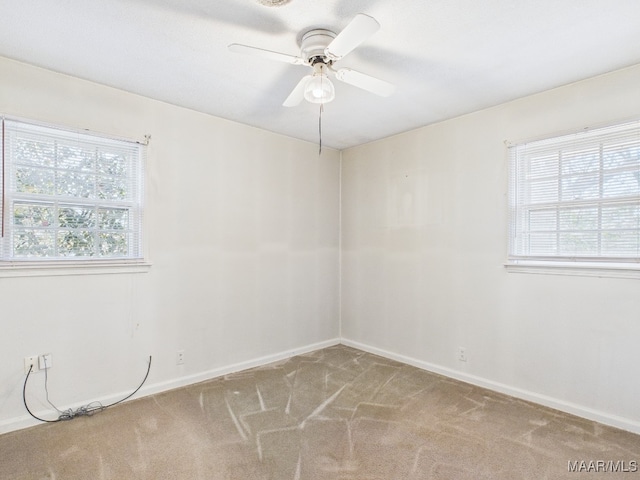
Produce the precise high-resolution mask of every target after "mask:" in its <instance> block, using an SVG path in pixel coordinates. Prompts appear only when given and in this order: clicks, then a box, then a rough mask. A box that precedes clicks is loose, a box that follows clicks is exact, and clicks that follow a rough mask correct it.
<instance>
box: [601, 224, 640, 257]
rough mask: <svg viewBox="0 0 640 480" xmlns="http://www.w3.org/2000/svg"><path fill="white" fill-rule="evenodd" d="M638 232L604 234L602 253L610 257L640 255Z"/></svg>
mask: <svg viewBox="0 0 640 480" xmlns="http://www.w3.org/2000/svg"><path fill="white" fill-rule="evenodd" d="M638 245H640V236H639V234H638V231H633V230H632V231H616V232H604V233H603V234H602V253H603V254H604V255H606V256H609V257H632V256H638V255H640V251H639V247H638Z"/></svg>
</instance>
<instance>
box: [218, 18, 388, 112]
mask: <svg viewBox="0 0 640 480" xmlns="http://www.w3.org/2000/svg"><path fill="white" fill-rule="evenodd" d="M379 28H380V24H379V23H378V22H377V21H376V19H375V18H373V17H370V16H369V15H365V14H363V13H359V14H358V15H356V16H355V17H354V19H353V20H352V21H351V22H350V23H349V24H348V25H347V26H346V27H345V28H344V30H342V31H341V32H340V33H339V34H336V33H334V32H332V31H331V30H326V29H322V28H317V29H313V30H309V31H307V32H306V33H305V34H304V35H303V36H302V41H301V48H300V55H299V56H294V55H288V54H286V53H279V52H274V51H271V50H265V49H263V48H258V47H251V46H248V45H241V44H239V43H232V44H231V45H229V50H231V51H232V52H236V53H245V54H249V55H254V56H258V57H263V58H268V59H271V60H277V61H280V62H286V63H291V64H293V65H307V66H309V67H311V68H313V73H312V74H310V75H305V76H304V77H303V78H302V80H300V82H298V84H297V85H296V86H295V88H294V89H293V91H292V92H291V93H290V94H289V96H288V97H287V99H286V100H285V101H284V103H283V105H284V106H285V107H294V106H296V105H298V104H299V103H300V102H301V101H302V100H303V99H306V100H307V101H309V102H311V103H321V104H323V103H327V102H330V101H332V100H333V99H334V98H335V89H334V86H333V83H331V80H330V79H329V74H333V75H334V77H335V78H336V79H337V80H339V81H341V82H344V83H348V84H350V85H353V86H355V87H358V88H361V89H363V90H366V91H368V92H371V93H375V94H376V95H380V96H382V97H388V96H389V95H391V94H392V93H393V92H394V90H395V86H394V85H392V84H391V83H388V82H385V81H384V80H380V79H379V78H375V77H372V76H370V75H366V74H364V73H361V72H357V71H355V70H352V69H350V68H340V69H336V68H335V63H336V62H338V60H340V59H341V58H343V57H344V56H346V55H347V54H348V53H350V52H351V51H352V50H354V49H355V48H356V47H357V46H358V45H360V44H361V43H362V42H364V41H365V40H366V39H367V38H369V37H370V36H371V35H373V34H374V33H375V32H376V31H378V29H379Z"/></svg>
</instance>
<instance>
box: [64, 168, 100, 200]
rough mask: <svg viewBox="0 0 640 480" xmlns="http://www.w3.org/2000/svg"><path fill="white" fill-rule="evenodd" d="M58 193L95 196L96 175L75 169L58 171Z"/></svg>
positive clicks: (84, 196) (86, 196)
mask: <svg viewBox="0 0 640 480" xmlns="http://www.w3.org/2000/svg"><path fill="white" fill-rule="evenodd" d="M57 180H58V185H57V189H56V193H57V194H58V195H61V196H63V197H78V198H95V193H94V192H95V188H94V176H93V175H90V174H86V173H78V172H75V171H69V172H65V171H58V174H57Z"/></svg>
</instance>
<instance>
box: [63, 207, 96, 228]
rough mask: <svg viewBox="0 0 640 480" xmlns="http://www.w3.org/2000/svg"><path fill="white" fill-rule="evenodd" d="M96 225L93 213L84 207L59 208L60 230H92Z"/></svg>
mask: <svg viewBox="0 0 640 480" xmlns="http://www.w3.org/2000/svg"><path fill="white" fill-rule="evenodd" d="M95 224H96V217H95V212H94V210H93V209H90V208H86V207H60V210H59V211H58V225H59V226H60V227H62V228H93V227H94V226H95Z"/></svg>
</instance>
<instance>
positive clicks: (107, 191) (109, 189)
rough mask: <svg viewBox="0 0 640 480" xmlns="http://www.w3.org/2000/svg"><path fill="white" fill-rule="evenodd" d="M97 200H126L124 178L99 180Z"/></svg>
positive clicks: (127, 195)
mask: <svg viewBox="0 0 640 480" xmlns="http://www.w3.org/2000/svg"><path fill="white" fill-rule="evenodd" d="M98 198H101V199H104V200H127V199H128V198H129V192H128V188H127V181H126V179H124V178H100V179H99V180H98Z"/></svg>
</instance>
